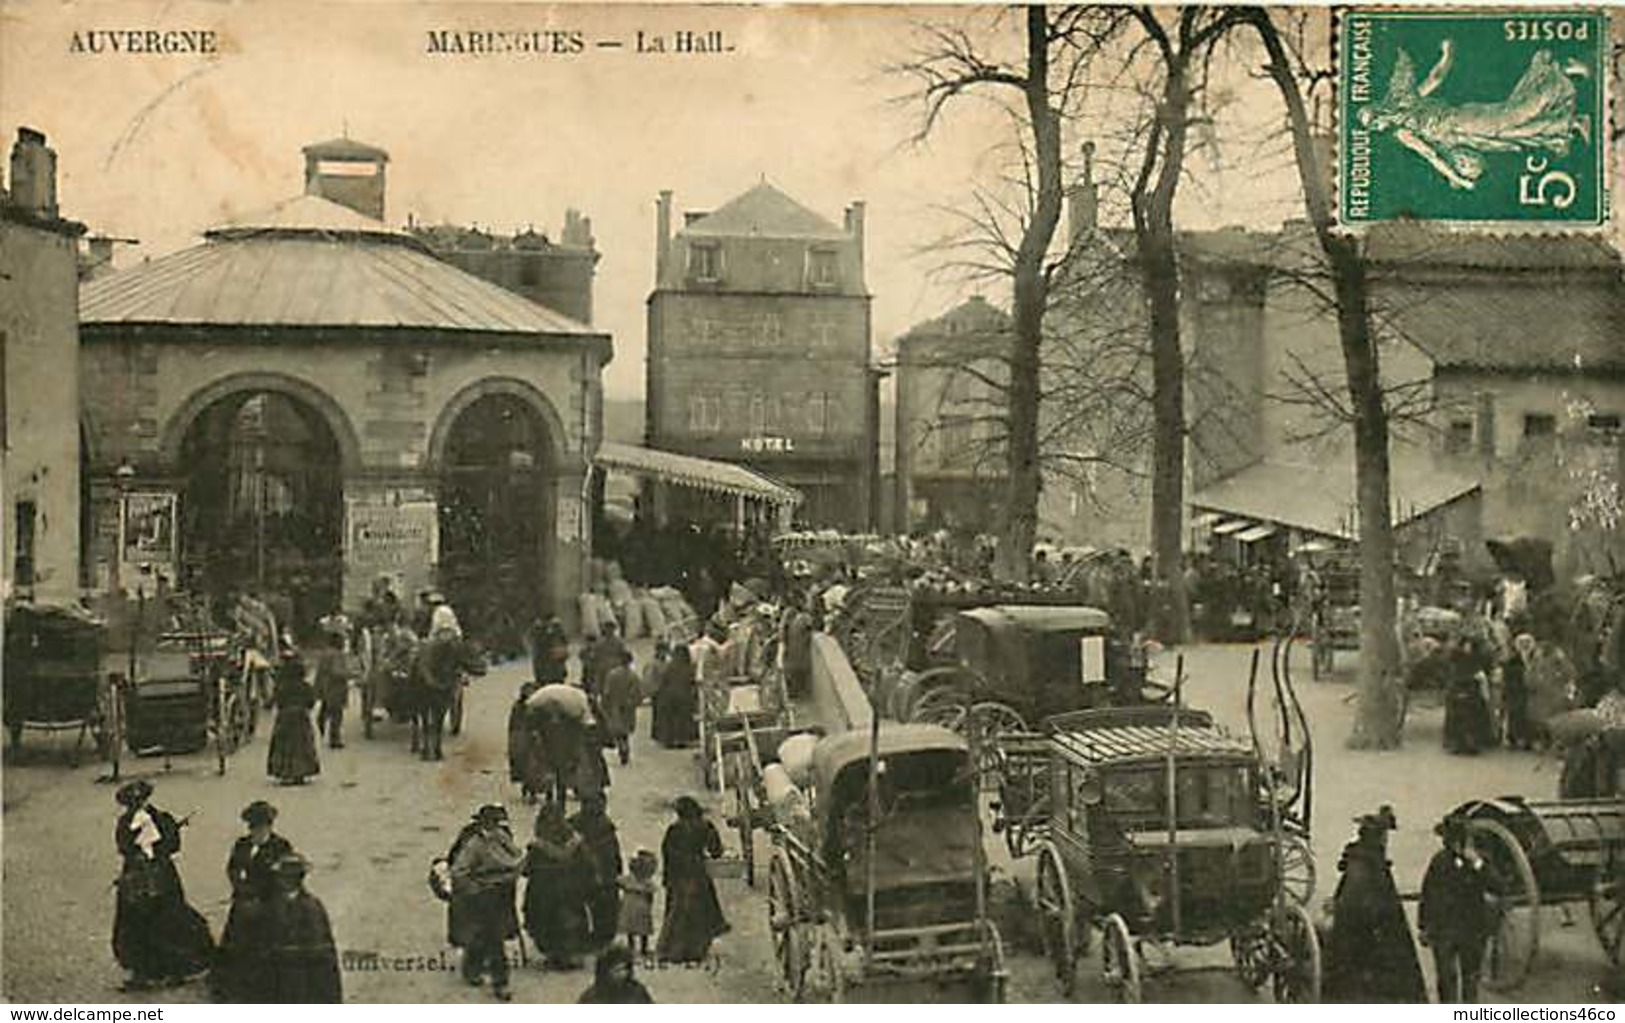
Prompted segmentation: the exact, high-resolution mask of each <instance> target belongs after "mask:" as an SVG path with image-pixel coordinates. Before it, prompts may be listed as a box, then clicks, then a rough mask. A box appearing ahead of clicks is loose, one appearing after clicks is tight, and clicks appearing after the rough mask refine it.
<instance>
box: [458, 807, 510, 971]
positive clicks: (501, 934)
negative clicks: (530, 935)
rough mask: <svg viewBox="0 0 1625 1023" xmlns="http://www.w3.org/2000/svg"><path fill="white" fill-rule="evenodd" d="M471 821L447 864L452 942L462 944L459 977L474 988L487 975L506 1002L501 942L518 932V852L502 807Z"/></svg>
mask: <svg viewBox="0 0 1625 1023" xmlns="http://www.w3.org/2000/svg"><path fill="white" fill-rule="evenodd" d="M474 824H475V830H474V831H473V833H472V834H469V835H468V836H467V837H466V838H465V839H463V841H462V843H461V846H460V848H459V849H458V850H457V856H456V857H455V858H454V859H453V860H452V864H451V903H452V907H451V918H452V924H451V926H452V931H453V933H452V941H453V944H457V945H461V946H462V948H463V980H465V981H466V982H468V983H469V984H470V985H473V986H475V987H478V986H479V985H480V984H481V983H482V982H483V980H484V978H485V976H486V975H487V974H489V975H490V977H491V993H492V994H493V995H495V996H496V998H497V1000H498V1001H502V1002H506V1001H509V1000H511V999H512V998H513V995H512V994H511V993H509V991H508V956H507V952H506V951H505V949H504V945H505V943H506V942H507V940H508V939H509V938H512V937H515V936H517V935H518V933H519V918H518V915H517V913H516V912H515V910H514V898H515V894H516V892H517V889H518V885H519V870H520V867H521V865H522V864H523V862H524V856H523V854H521V853H520V851H519V848H518V846H516V845H515V844H514V841H513V834H512V833H511V832H510V831H509V830H508V811H507V810H506V809H504V808H503V807H501V806H499V805H497V804H495V803H488V804H486V805H485V806H482V807H480V809H479V812H477V813H476V814H475V815H474Z"/></svg>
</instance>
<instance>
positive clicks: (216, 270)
mask: <svg viewBox="0 0 1625 1023" xmlns="http://www.w3.org/2000/svg"><path fill="white" fill-rule="evenodd" d="M365 149H366V150H367V151H370V152H373V153H375V154H381V152H382V151H380V150H373V149H372V147H365ZM356 152H358V153H359V152H361V149H357V150H356ZM308 156H309V152H308V151H307V158H308ZM373 159H375V160H376V161H377V169H378V171H379V181H380V184H381V172H382V166H383V163H384V161H385V160H387V156H383V155H376V156H374V157H373ZM336 177H337V178H338V180H337V181H332V180H330V179H329V178H328V177H327V176H326V175H324V174H323V173H321V168H320V166H318V167H317V168H316V172H315V173H314V174H311V175H308V176H307V193H306V194H305V195H303V196H300V197H298V198H296V199H292V200H289V201H287V202H284V203H281V204H279V205H278V206H276V207H274V208H273V209H271V210H268V211H265V212H263V213H261V214H256V215H253V216H250V217H246V218H243V219H241V220H239V221H236V222H233V223H231V224H226V225H221V226H219V227H217V228H214V229H211V230H210V231H208V232H207V233H206V234H205V236H204V241H203V243H202V244H200V245H197V246H194V247H192V248H189V249H186V250H183V251H181V252H177V253H174V254H172V255H169V256H165V257H163V258H160V259H156V260H153V261H151V262H149V263H145V264H143V265H140V266H137V267H133V268H131V269H128V270H123V271H119V272H115V273H112V274H109V275H106V276H104V277H99V278H97V279H95V280H94V281H92V282H90V283H89V284H88V285H87V286H86V287H85V290H84V294H83V295H82V297H81V303H80V308H81V320H82V334H83V339H84V357H83V360H82V379H83V391H84V396H85V408H86V418H87V421H88V424H89V429H90V433H91V437H92V444H91V447H92V452H93V464H92V472H93V479H94V481H95V487H96V521H97V524H98V528H97V530H96V535H97V545H96V549H95V553H96V561H97V562H98V563H99V564H101V565H102V566H104V568H103V577H104V579H107V580H109V581H110V582H118V583H120V584H121V585H122V587H123V588H124V589H126V590H128V589H131V588H132V585H139V584H141V583H143V582H144V581H145V580H147V579H149V578H154V577H163V576H167V577H169V579H170V581H171V584H173V585H178V586H182V587H185V588H187V589H190V590H194V591H201V592H208V593H211V594H216V595H224V594H229V593H230V592H236V591H240V590H243V589H258V590H260V591H262V592H265V593H267V594H272V595H280V596H281V597H282V599H283V600H284V605H285V606H290V611H289V613H291V614H293V616H294V618H295V623H296V624H298V625H304V626H307V627H308V625H309V624H310V622H311V621H313V620H314V618H315V617H317V616H319V615H320V614H325V613H328V612H330V611H332V610H334V609H335V608H339V607H344V608H351V609H353V608H355V607H356V606H357V605H358V604H359V603H360V601H361V600H362V599H364V597H365V596H366V594H367V592H368V590H369V587H370V586H371V585H372V583H373V582H374V581H375V580H376V579H378V578H379V577H380V576H388V577H389V578H391V580H392V581H393V582H394V583H395V585H396V586H397V588H398V589H399V590H401V591H405V592H407V593H410V592H413V591H416V590H419V589H421V588H424V587H428V586H437V587H439V588H441V589H443V590H444V591H445V592H446V593H447V596H448V597H449V598H450V599H451V600H452V602H453V604H454V605H456V606H458V607H459V610H461V611H463V612H464V621H465V623H467V624H469V625H470V626H471V627H472V628H473V629H474V630H475V631H476V632H480V631H485V630H486V629H496V628H499V627H503V628H507V629H509V630H511V629H514V628H519V627H522V626H524V625H526V624H528V623H529V621H530V619H531V617H533V616H534V615H535V614H537V613H543V612H546V611H554V612H557V613H559V614H561V615H562V616H565V617H566V618H567V619H568V618H569V616H570V611H571V610H572V609H573V607H574V604H575V600H574V596H575V594H576V593H577V592H579V590H580V588H581V580H582V579H583V577H584V570H585V560H586V557H587V551H588V550H589V549H590V537H589V535H588V530H589V528H590V524H589V521H588V520H589V518H590V517H589V516H588V515H586V514H585V513H584V510H583V497H584V488H585V485H586V479H587V471H588V466H589V463H590V459H591V456H592V453H593V452H594V450H595V449H596V446H597V443H598V440H599V434H600V422H601V401H602V395H601V387H600V372H601V370H602V368H603V366H604V365H605V364H606V363H607V362H608V361H609V359H610V357H611V354H612V353H611V345H610V341H609V338H608V337H607V336H605V335H604V334H601V333H599V332H596V331H594V330H593V329H591V328H590V327H588V326H587V325H585V324H583V323H580V322H578V321H576V320H574V319H572V318H570V317H568V316H565V315H563V314H561V313H559V312H556V311H555V310H552V309H549V308H546V307H544V306H541V305H538V304H536V303H534V302H531V301H529V300H527V299H525V298H522V297H520V296H518V295H516V294H514V293H512V292H510V291H507V290H505V289H503V288H500V287H498V286H497V285H494V284H491V283H489V282H487V281H485V280H483V279H481V278H479V277H476V276H473V275H471V274H468V273H465V272H463V271H462V270H459V269H457V268H456V267H455V266H452V265H450V264H449V263H447V262H445V261H442V260H440V259H437V258H436V257H435V256H434V255H433V254H431V252H430V250H429V249H428V248H427V247H426V246H425V245H424V244H423V243H422V242H420V241H419V240H417V239H416V238H414V237H413V236H412V235H410V234H409V233H406V232H403V231H398V230H394V229H391V228H389V227H388V226H386V225H385V224H384V223H383V222H381V221H379V220H377V219H374V218H373V217H372V216H371V215H370V214H371V213H372V212H376V211H378V210H380V209H381V200H377V201H375V200H374V197H373V196H372V195H371V193H369V192H366V191H365V190H363V191H362V192H361V193H360V194H359V195H357V194H356V191H355V190H356V186H355V181H356V179H357V177H358V175H356V174H354V173H345V174H342V175H336ZM121 508H122V509H123V516H122V517H123V518H124V520H125V523H126V525H125V528H124V530H123V531H122V532H123V536H124V542H123V543H122V544H120V543H117V542H116V541H115V540H114V537H116V536H118V535H119V534H120V530H119V529H118V528H117V520H118V519H119V517H120V509H121ZM120 548H122V549H120ZM154 581H155V582H156V579H154Z"/></svg>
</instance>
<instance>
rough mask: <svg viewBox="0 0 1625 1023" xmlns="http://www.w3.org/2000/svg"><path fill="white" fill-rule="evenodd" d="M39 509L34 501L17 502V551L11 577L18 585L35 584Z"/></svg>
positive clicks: (13, 560)
mask: <svg viewBox="0 0 1625 1023" xmlns="http://www.w3.org/2000/svg"><path fill="white" fill-rule="evenodd" d="M37 511H38V509H37V508H36V507H35V505H34V502H33V501H18V502H17V515H16V521H17V551H16V554H15V556H14V557H13V559H12V573H11V577H12V580H13V582H14V583H15V584H16V585H18V586H32V585H34V530H35V525H36V523H35V515H36V513H37Z"/></svg>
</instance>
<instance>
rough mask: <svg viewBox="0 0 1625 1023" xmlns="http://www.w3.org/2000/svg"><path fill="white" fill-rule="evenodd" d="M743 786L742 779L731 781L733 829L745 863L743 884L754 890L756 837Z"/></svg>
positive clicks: (748, 801)
mask: <svg viewBox="0 0 1625 1023" xmlns="http://www.w3.org/2000/svg"><path fill="white" fill-rule="evenodd" d="M738 773H739V772H738V770H737V769H736V774H738ZM745 784H746V783H745V780H744V779H743V778H739V777H735V778H734V779H733V787H734V828H735V829H736V830H738V832H739V854H740V856H741V857H742V858H743V859H744V861H745V884H746V885H748V886H750V887H752V888H755V887H756V837H755V835H754V833H753V831H752V829H751V817H750V798H749V796H747V795H746V790H745Z"/></svg>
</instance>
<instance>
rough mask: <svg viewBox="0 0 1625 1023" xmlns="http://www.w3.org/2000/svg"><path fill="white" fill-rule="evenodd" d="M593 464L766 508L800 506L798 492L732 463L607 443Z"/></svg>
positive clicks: (599, 449)
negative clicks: (742, 499)
mask: <svg viewBox="0 0 1625 1023" xmlns="http://www.w3.org/2000/svg"><path fill="white" fill-rule="evenodd" d="M593 462H594V464H596V465H598V466H600V467H602V468H605V469H619V470H621V471H623V472H631V473H636V474H638V475H641V476H651V477H653V478H655V479H660V480H666V481H668V482H671V483H676V484H678V485H680V486H685V487H693V488H695V489H697V490H709V491H713V492H715V493H722V494H733V495H735V496H737V497H745V498H751V499H753V500H758V501H766V502H767V503H769V504H788V505H797V504H800V503H801V492H800V491H799V490H796V489H794V488H793V487H787V486H785V485H784V484H782V483H778V482H775V481H774V480H771V479H768V478H767V477H766V476H763V475H762V474H761V473H758V472H754V471H752V470H750V469H747V468H745V467H744V466H742V465H735V464H734V463H732V462H715V461H712V460H711V459H708V458H695V457H694V456H692V455H680V454H678V453H677V452H675V451H659V450H656V449H655V448H644V447H638V446H637V445H634V444H617V443H615V442H613V441H607V440H606V441H604V442H603V443H601V444H599V445H598V454H597V455H595V456H594V457H593Z"/></svg>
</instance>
